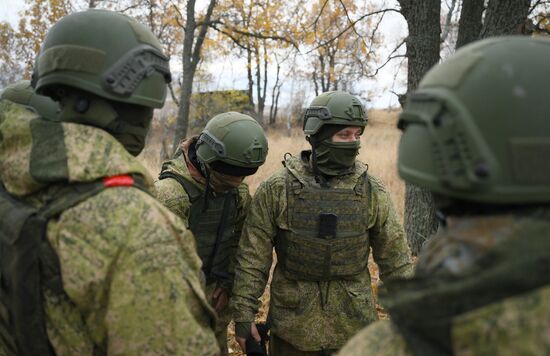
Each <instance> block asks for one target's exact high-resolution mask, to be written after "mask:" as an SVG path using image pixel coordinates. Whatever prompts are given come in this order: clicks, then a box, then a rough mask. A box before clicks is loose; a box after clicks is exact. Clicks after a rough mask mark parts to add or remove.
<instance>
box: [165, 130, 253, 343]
mask: <svg viewBox="0 0 550 356" xmlns="http://www.w3.org/2000/svg"><path fill="white" fill-rule="evenodd" d="M189 141H190V140H188V141H186V142H184V144H183V145H184V146H185V147H188V145H189V143H190V142H189ZM187 162H188V158H187V150H184V152H183V153H182V154H181V155H179V156H178V157H176V158H174V159H172V160H169V161H166V162H164V164H163V172H164V171H167V172H171V173H174V174H176V175H178V176H180V177H182V178H183V179H185V180H187V181H188V182H190V183H191V184H193V185H195V186H196V187H197V188H198V189H199V190H200V191H201V192H203V191H204V190H205V185H204V182H198V181H197V180H195V179H193V177H192V175H191V173H190V172H189V168H188V163H187ZM238 190H239V198H238V200H237V201H238V204H237V211H236V224H235V227H234V234H233V236H234V238H233V245H232V247H231V248H232V250H233V251H232V252H231V256H232V257H231V259H230V264H229V269H228V271H226V272H227V274H228V278H227V279H220V280H218V281H213V282H210V283H208V284H207V285H206V297H207V299H208V300H211V299H212V293H213V292H214V290H215V288H216V287H217V286H220V287H222V288H224V289H225V290H227V291H229V292H231V289H232V287H233V278H234V270H235V263H234V258H235V252H236V249H237V246H238V244H239V237H240V236H241V231H242V226H243V223H244V219H245V217H246V213H247V211H248V207H249V205H250V200H251V197H250V193H249V191H248V185H247V184H246V183H241V184H240V185H239V187H238ZM155 194H156V197H157V199H158V200H159V201H160V202H161V203H163V204H164V205H165V206H166V207H168V209H170V210H171V211H173V212H174V213H175V214H176V215H178V216H179V217H180V218H182V219H183V221H184V222H185V224H186V225H187V228H189V223H188V220H189V215H190V208H191V202H190V199H189V196H188V194H187V193H186V192H185V189H184V188H183V187H182V185H181V184H180V183H178V182H177V181H176V180H175V179H161V180H158V181H156V182H155ZM230 321H231V312H230V309H229V308H225V310H223V311H222V312H221V313H220V314H219V315H218V323H217V324H216V336H217V338H218V343H219V345H220V347H221V348H222V351H224V350H225V352H224V353H227V325H228V324H229V322H230Z"/></svg>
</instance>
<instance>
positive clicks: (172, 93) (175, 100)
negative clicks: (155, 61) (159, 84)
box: [168, 83, 180, 106]
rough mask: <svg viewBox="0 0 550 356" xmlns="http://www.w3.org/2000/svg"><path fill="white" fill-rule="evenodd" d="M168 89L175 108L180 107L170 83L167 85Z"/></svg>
mask: <svg viewBox="0 0 550 356" xmlns="http://www.w3.org/2000/svg"><path fill="white" fill-rule="evenodd" d="M168 89H170V96H171V97H172V100H173V101H174V103H176V105H177V106H180V101H179V100H178V98H177V96H176V94H175V93H174V86H173V85H172V83H168Z"/></svg>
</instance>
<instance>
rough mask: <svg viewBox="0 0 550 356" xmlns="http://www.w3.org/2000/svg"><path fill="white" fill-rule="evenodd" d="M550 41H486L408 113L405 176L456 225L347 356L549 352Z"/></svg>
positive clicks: (402, 152) (422, 89)
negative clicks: (384, 317) (430, 195)
mask: <svg viewBox="0 0 550 356" xmlns="http://www.w3.org/2000/svg"><path fill="white" fill-rule="evenodd" d="M549 57H550V41H548V40H547V39H535V38H527V37H503V38H496V39H488V40H483V41H480V42H477V43H473V44H471V45H469V46H466V47H463V48H462V49H460V50H459V51H457V52H456V54H455V55H454V56H452V57H450V58H449V59H448V60H447V61H445V62H443V63H442V64H440V65H438V66H436V67H435V68H433V69H432V70H431V71H429V72H428V73H427V74H426V76H425V77H424V79H423V80H422V82H421V83H420V85H419V89H418V90H417V91H416V93H414V94H413V95H412V96H411V97H410V99H409V101H408V103H407V106H406V107H405V111H404V112H403V113H402V114H401V118H400V123H399V125H400V127H401V128H402V129H403V130H404V132H403V136H402V139H401V144H400V148H399V162H398V165H399V172H400V174H401V176H402V177H403V179H405V180H406V181H408V182H410V183H414V184H415V185H418V186H420V187H423V188H425V189H428V190H431V191H432V192H433V193H434V195H435V198H436V205H437V208H438V209H439V216H440V217H441V220H442V221H443V222H444V223H446V227H445V228H444V229H443V230H442V231H441V232H440V233H439V234H438V235H437V236H436V237H435V238H434V239H433V241H430V242H429V243H428V244H427V245H426V246H425V248H424V249H423V251H422V252H421V254H420V256H419V259H418V264H417V270H416V272H415V276H414V277H413V279H411V280H409V281H394V282H393V283H389V284H388V285H387V287H388V292H391V291H395V290H399V295H397V294H394V295H392V294H388V296H387V297H386V298H385V300H384V306H386V307H387V308H388V309H389V311H390V318H391V320H392V321H391V322H390V321H384V322H379V323H375V324H373V325H371V326H369V327H367V328H366V329H365V330H363V331H362V332H361V333H359V334H358V335H357V336H356V337H354V338H353V339H352V340H351V341H350V342H349V343H348V345H346V346H345V347H344V348H343V349H342V352H341V354H342V355H412V354H418V355H443V354H444V355H451V354H461V355H546V354H548V353H549V352H550V339H549V338H548V335H549V334H550V303H549V300H550V273H549V261H550V239H549V238H548V235H549V233H550V209H549V207H548V203H549V202H550V169H549V167H550V154H549V153H550V140H549V137H550V121H549V120H548V115H549V113H550V102H549V101H548V98H547V96H548V93H547V91H546V90H544V89H543V88H546V86H547V84H548V83H547V82H548V79H549V78H550V68H549V67H548V58H549Z"/></svg>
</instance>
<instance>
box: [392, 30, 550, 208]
mask: <svg viewBox="0 0 550 356" xmlns="http://www.w3.org/2000/svg"><path fill="white" fill-rule="evenodd" d="M548 58H550V41H548V40H545V39H536V38H526V37H501V38H495V39H488V40H484V41H480V42H477V43H474V44H471V45H469V46H465V47H464V48H462V49H460V50H459V51H457V52H456V54H455V55H453V56H452V57H451V58H449V59H448V60H447V61H445V62H443V63H442V64H439V65H437V66H436V67H434V68H433V69H432V70H430V71H429V72H428V73H427V74H426V76H425V77H424V79H423V80H422V82H421V83H420V85H419V89H418V90H417V91H416V92H415V93H414V94H412V95H411V97H410V98H409V100H408V102H407V105H406V106H405V110H404V111H403V113H402V114H401V116H400V119H399V127H400V128H401V129H403V130H404V133H403V136H402V138H401V143H400V146H399V162H398V166H399V173H400V175H401V177H402V178H403V179H405V180H406V181H408V182H410V183H413V184H415V185H418V186H420V187H423V188H427V189H429V190H431V191H433V192H434V193H438V194H440V195H443V196H447V197H451V198H455V199H458V200H464V201H472V202H478V203H487V204H525V203H536V202H550V120H549V115H550V101H549V100H548V90H547V89H546V88H547V87H548V78H550V66H548Z"/></svg>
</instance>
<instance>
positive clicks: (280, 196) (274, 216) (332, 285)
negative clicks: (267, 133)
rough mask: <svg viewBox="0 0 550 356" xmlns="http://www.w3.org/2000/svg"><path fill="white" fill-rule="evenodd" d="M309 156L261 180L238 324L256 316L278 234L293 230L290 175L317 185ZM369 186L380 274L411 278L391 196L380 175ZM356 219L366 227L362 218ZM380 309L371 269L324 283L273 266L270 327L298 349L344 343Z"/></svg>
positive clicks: (359, 170)
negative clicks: (380, 179) (291, 274)
mask: <svg viewBox="0 0 550 356" xmlns="http://www.w3.org/2000/svg"><path fill="white" fill-rule="evenodd" d="M305 154H306V153H303V154H302V156H303V158H302V159H298V158H295V157H291V158H289V159H287V160H285V165H286V168H284V169H282V170H280V171H279V172H277V173H275V174H274V175H273V176H271V177H270V178H269V179H268V180H266V181H265V182H263V183H262V184H261V185H260V187H259V188H258V191H257V192H256V194H255V196H254V198H253V200H252V204H251V208H250V213H249V215H248V217H247V220H246V222H245V226H244V229H243V235H242V236H241V242H240V245H239V249H238V252H237V266H236V271H235V272H236V276H235V285H234V288H233V298H232V302H233V307H234V309H235V314H234V319H235V321H236V322H251V321H253V320H254V317H255V314H256V312H257V311H258V307H259V301H258V298H259V297H260V296H261V294H262V293H263V291H264V288H265V286H266V283H267V280H268V277H269V270H270V267H271V263H272V251H273V248H274V247H275V248H276V249H277V248H278V243H280V242H279V239H278V238H277V236H280V234H281V231H283V230H289V216H288V215H289V213H288V212H289V210H290V209H289V208H290V207H289V206H288V194H289V193H290V192H289V191H287V184H288V183H287V180H288V179H289V176H288V175H289V174H292V175H294V176H295V177H296V178H297V179H299V180H301V181H307V182H310V184H313V185H316V184H317V183H315V182H314V175H313V173H312V172H311V169H310V168H309V162H308V161H307V158H306V155H305ZM366 170H367V166H366V165H364V164H362V163H360V162H357V163H356V168H355V172H353V173H351V174H348V175H344V176H338V177H334V178H333V179H332V181H330V184H331V187H332V188H334V189H354V187H356V185H357V183H358V179H360V178H363V177H364V175H363V173H365V172H366ZM368 184H369V189H368V191H369V194H368V196H364V197H363V199H366V201H367V202H368V224H367V225H368V236H369V240H368V241H369V242H368V243H369V245H370V248H371V249H372V254H373V256H374V259H375V261H376V263H377V264H378V266H379V268H380V276H381V278H382V279H383V280H388V279H391V278H393V277H404V276H408V275H410V274H411V273H412V264H411V258H410V251H409V248H408V246H407V242H406V240H405V238H404V234H403V229H402V227H401V224H400V223H399V221H398V218H397V215H396V212H395V209H394V207H393V203H392V201H391V198H390V195H389V193H388V192H387V191H386V190H385V188H384V186H383V185H382V183H381V182H380V181H379V180H378V179H377V178H375V177H373V176H368ZM317 186H318V184H317ZM363 202H364V201H363ZM360 203H361V202H360ZM340 218H341V219H343V218H344V217H340ZM357 223H358V224H359V225H360V226H361V225H362V224H363V223H364V222H361V221H359V222H357ZM367 258H368V255H367V256H366V257H365V259H367ZM365 262H366V261H365ZM375 307H376V306H375V300H374V297H373V293H372V287H371V276H370V273H369V270H368V268H364V269H363V270H362V271H361V272H360V273H358V274H356V275H354V276H353V277H348V278H345V279H343V278H342V279H336V280H330V281H319V282H318V281H306V280H300V279H296V278H289V277H288V276H287V274H286V273H285V271H284V267H282V266H281V265H280V264H279V265H277V266H276V267H275V270H274V272H273V280H272V282H271V299H270V310H269V320H270V323H271V331H272V332H273V333H274V334H276V335H277V336H278V337H280V338H282V339H284V340H285V341H287V342H289V343H291V344H292V345H293V346H295V347H296V348H298V349H300V350H303V351H315V350H323V349H324V350H332V349H338V348H340V347H341V346H342V345H343V344H344V343H345V342H346V340H347V339H349V338H350V337H351V336H352V335H353V334H355V333H356V332H357V331H359V330H360V329H361V328H362V327H364V326H366V325H367V324H369V323H371V322H373V321H375V320H377V319H378V317H377V313H376V308H375Z"/></svg>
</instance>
